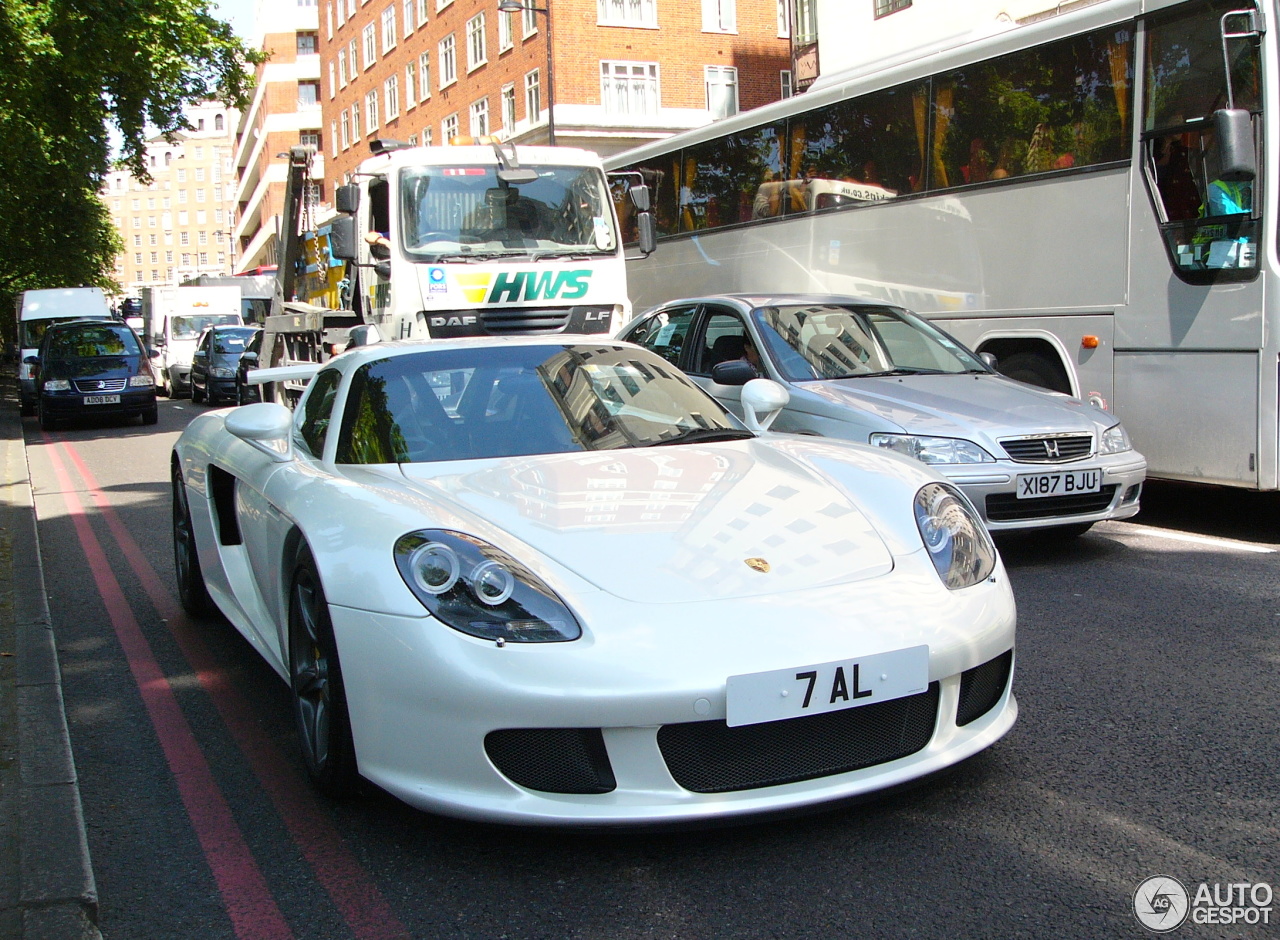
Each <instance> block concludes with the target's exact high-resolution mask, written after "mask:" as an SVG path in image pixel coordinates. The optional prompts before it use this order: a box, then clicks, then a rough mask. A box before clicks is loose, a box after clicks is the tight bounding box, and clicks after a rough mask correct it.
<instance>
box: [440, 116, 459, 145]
mask: <svg viewBox="0 0 1280 940" xmlns="http://www.w3.org/2000/svg"><path fill="white" fill-rule="evenodd" d="M440 132H441V133H442V134H443V135H444V139H445V141H450V140H453V139H454V138H455V137H457V136H458V115H456V114H450V115H449V116H448V117H447V118H445V119H444V120H443V121H441V122H440Z"/></svg>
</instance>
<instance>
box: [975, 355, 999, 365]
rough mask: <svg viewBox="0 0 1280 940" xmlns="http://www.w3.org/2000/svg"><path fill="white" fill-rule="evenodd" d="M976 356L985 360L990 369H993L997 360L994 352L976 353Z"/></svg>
mask: <svg viewBox="0 0 1280 940" xmlns="http://www.w3.org/2000/svg"><path fill="white" fill-rule="evenodd" d="M978 358H979V359H981V360H982V361H983V362H985V363H986V364H987V365H988V366H989V367H990V368H992V369H994V368H995V367H996V363H998V362H999V360H998V359H996V354H995V353H989V352H983V353H978Z"/></svg>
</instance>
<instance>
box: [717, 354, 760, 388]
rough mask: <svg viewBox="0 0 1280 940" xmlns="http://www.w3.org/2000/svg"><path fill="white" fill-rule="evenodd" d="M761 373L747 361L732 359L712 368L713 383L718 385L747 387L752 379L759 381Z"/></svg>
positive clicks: (718, 363)
mask: <svg viewBox="0 0 1280 940" xmlns="http://www.w3.org/2000/svg"><path fill="white" fill-rule="evenodd" d="M759 377H760V373H759V372H757V371H756V369H755V366H753V365H752V364H751V363H749V362H747V361H746V360H745V359H730V360H729V361H728V362H717V363H716V364H715V365H714V366H712V367H711V381H713V382H715V383H716V384H717V385H746V384H747V383H748V382H750V381H751V380H752V379H758V378H759Z"/></svg>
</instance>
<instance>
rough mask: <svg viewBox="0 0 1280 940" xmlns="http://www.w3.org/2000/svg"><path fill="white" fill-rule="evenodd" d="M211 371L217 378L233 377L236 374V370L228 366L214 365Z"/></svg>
mask: <svg viewBox="0 0 1280 940" xmlns="http://www.w3.org/2000/svg"><path fill="white" fill-rule="evenodd" d="M210 371H212V373H213V377H214V378H215V379H232V378H235V375H236V370H235V369H232V368H230V367H228V366H214V367H213V369H212V370H210Z"/></svg>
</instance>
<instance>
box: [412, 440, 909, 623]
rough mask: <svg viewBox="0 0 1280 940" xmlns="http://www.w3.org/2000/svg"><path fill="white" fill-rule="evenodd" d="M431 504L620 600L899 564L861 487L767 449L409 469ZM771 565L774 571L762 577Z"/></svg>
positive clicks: (816, 578)
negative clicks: (862, 503)
mask: <svg viewBox="0 0 1280 940" xmlns="http://www.w3.org/2000/svg"><path fill="white" fill-rule="evenodd" d="M401 470H402V473H403V474H404V476H405V478H407V480H409V481H410V483H411V485H412V486H413V487H414V489H415V490H416V491H417V492H418V494H420V495H421V496H425V497H427V498H428V499H429V500H431V501H432V502H433V503H435V504H436V505H437V506H438V507H439V508H441V509H446V508H447V509H448V510H451V514H457V515H458V516H461V517H462V518H461V519H460V520H459V521H460V523H461V524H466V523H467V522H468V521H469V520H468V519H467V517H471V519H473V520H476V521H481V520H482V521H483V525H482V526H481V527H477V531H484V530H485V529H488V528H489V527H494V528H495V529H496V530H497V531H501V532H504V533H509V534H510V535H512V536H514V537H515V538H517V539H519V540H520V541H522V542H524V543H525V544H527V545H528V546H530V547H531V548H533V549H534V550H536V551H537V552H539V553H541V554H542V555H544V556H545V557H546V558H548V559H550V560H552V561H553V562H555V563H557V564H559V565H562V566H564V567H565V568H568V569H569V570H570V571H572V572H574V573H575V574H576V575H578V576H579V577H581V578H583V579H585V580H586V581H588V582H590V583H592V584H594V585H595V586H597V587H599V588H601V589H603V590H605V591H608V592H610V593H611V594H614V595H616V596H618V597H623V598H626V599H628V600H633V601H646V602H650V603H663V602H667V603H681V602H688V601H699V600H709V599H717V598H734V597H750V596H753V595H760V594H776V593H778V592H781V591H788V590H804V589H807V588H813V587H818V586H821V585H829V584H839V583H846V582H850V581H857V580H861V579H864V578H872V577H876V576H879V575H882V574H885V573H887V572H889V571H891V570H892V569H893V557H892V555H891V553H890V552H889V550H888V548H887V547H886V545H885V542H884V541H883V540H882V539H881V537H880V535H879V534H878V533H877V532H876V530H875V528H874V527H873V525H872V524H871V522H870V521H869V520H868V518H867V516H866V515H864V513H863V512H862V511H861V510H860V509H859V508H858V506H857V505H855V503H854V502H853V500H852V499H851V498H850V497H849V495H848V493H847V492H846V491H845V490H844V489H842V488H840V487H838V486H837V485H836V484H834V483H833V482H831V481H829V480H828V479H826V478H825V477H824V476H823V475H822V474H821V472H820V471H819V470H817V469H816V468H815V466H814V465H813V464H812V463H810V462H807V461H803V460H800V459H796V458H795V457H794V456H790V455H788V454H786V453H785V452H782V451H780V450H778V449H776V448H771V447H769V446H767V445H764V444H762V443H761V442H759V441H744V442H741V443H740V444H734V445H728V446H726V445H724V444H720V445H716V446H715V447H701V446H697V445H676V446H664V447H653V448H644V449H635V450H613V451H601V452H592V453H585V454H583V453H575V454H552V455H544V456H535V457H520V458H508V459H504V460H496V461H495V460H486V461H466V462H463V463H459V464H454V465H452V466H451V465H449V464H434V465H421V464H416V465H408V464H406V465H403V467H402V468H401ZM761 560H762V561H763V563H764V565H767V569H768V570H767V573H766V572H761V571H759V570H757V569H758V568H760V567H762V564H761Z"/></svg>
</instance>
